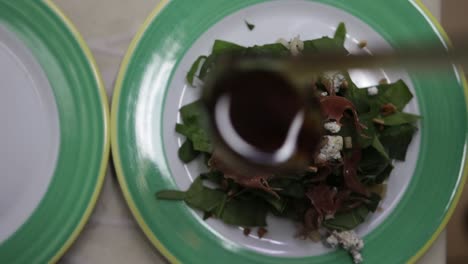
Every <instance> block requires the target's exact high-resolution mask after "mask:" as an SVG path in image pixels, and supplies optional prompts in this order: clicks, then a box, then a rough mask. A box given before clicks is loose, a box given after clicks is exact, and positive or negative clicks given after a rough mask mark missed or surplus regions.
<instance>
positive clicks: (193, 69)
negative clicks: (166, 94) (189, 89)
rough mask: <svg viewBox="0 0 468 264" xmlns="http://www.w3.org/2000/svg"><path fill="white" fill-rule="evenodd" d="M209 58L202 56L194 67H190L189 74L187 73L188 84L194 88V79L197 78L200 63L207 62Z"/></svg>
mask: <svg viewBox="0 0 468 264" xmlns="http://www.w3.org/2000/svg"><path fill="white" fill-rule="evenodd" d="M207 58H208V57H207V56H200V57H198V59H197V60H196V61H195V62H194V63H193V64H192V67H190V70H189V72H188V73H187V77H186V79H187V82H188V83H189V84H190V85H192V86H193V79H194V78H195V74H196V73H197V71H198V68H200V63H201V62H202V61H206V59H207Z"/></svg>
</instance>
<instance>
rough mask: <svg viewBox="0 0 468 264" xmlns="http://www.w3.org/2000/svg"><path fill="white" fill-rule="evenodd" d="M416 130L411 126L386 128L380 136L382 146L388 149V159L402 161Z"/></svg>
mask: <svg viewBox="0 0 468 264" xmlns="http://www.w3.org/2000/svg"><path fill="white" fill-rule="evenodd" d="M416 131H417V128H416V127H415V126H414V125H412V124H405V125H401V126H393V127H387V128H385V130H384V131H383V132H382V133H381V135H380V141H381V142H382V145H384V146H385V148H386V149H388V153H389V157H390V158H392V159H397V160H401V161H404V160H405V157H406V152H407V150H408V146H409V144H410V143H411V140H412V139H413V136H414V134H415V133H416Z"/></svg>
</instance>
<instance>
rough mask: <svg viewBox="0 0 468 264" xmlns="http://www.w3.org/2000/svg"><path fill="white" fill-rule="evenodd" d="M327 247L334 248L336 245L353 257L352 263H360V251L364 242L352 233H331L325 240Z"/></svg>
mask: <svg viewBox="0 0 468 264" xmlns="http://www.w3.org/2000/svg"><path fill="white" fill-rule="evenodd" d="M325 242H326V243H327V245H328V246H330V247H332V248H336V247H337V246H338V245H339V246H341V247H342V248H343V249H344V250H346V251H348V252H349V253H350V254H351V256H352V257H353V260H354V263H356V264H359V263H362V261H363V259H362V255H361V253H360V251H361V250H362V249H363V248H364V241H363V240H362V239H361V238H359V237H358V235H357V234H356V233H355V232H354V231H343V232H337V231H333V232H332V233H331V235H330V236H329V237H328V238H327V239H326V240H325Z"/></svg>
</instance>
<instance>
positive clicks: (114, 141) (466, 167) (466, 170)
mask: <svg viewBox="0 0 468 264" xmlns="http://www.w3.org/2000/svg"><path fill="white" fill-rule="evenodd" d="M169 2H170V1H169V0H162V1H161V2H160V3H159V4H158V5H157V6H156V8H155V9H154V10H153V11H152V12H151V14H150V15H149V16H148V17H147V19H146V20H145V22H144V24H143V25H142V26H141V27H140V29H139V31H138V32H137V34H136V35H135V37H134V39H133V40H132V42H131V44H130V46H129V48H128V50H127V53H126V54H125V56H124V59H123V61H122V63H121V67H120V70H119V74H118V77H117V81H116V83H115V89H114V97H113V101H112V107H111V125H110V127H111V145H112V155H113V157H114V163H115V167H116V173H117V178H118V180H119V183H120V186H121V189H122V192H123V194H124V198H125V200H126V201H127V204H128V206H129V208H130V210H131V212H132V214H133V215H134V217H135V219H136V220H137V222H138V224H139V226H140V228H141V229H142V230H143V232H144V233H145V235H146V236H147V238H148V239H149V240H150V242H151V243H152V244H153V245H154V246H155V247H156V248H157V249H158V250H159V251H160V252H161V253H162V255H163V256H164V257H165V258H166V259H167V260H168V261H170V262H171V263H180V261H179V260H178V259H177V258H176V257H175V256H173V255H172V254H171V252H170V251H169V250H168V249H167V248H166V247H165V246H164V245H163V244H162V243H161V242H160V241H159V240H158V238H157V237H156V236H155V235H154V234H153V233H152V232H151V229H150V227H149V226H148V224H147V223H146V222H145V220H144V218H143V217H142V215H141V212H140V211H139V210H138V208H137V207H136V204H135V201H134V200H133V197H132V195H131V194H130V191H129V189H128V185H127V182H126V179H125V175H124V173H123V169H122V161H121V158H120V152H119V147H118V146H119V144H118V138H117V132H118V131H117V129H118V126H117V113H118V107H119V101H120V95H121V90H122V85H123V81H124V77H125V73H126V71H127V69H128V65H129V63H130V61H131V58H132V57H133V54H134V52H135V50H136V48H137V46H138V45H139V43H140V41H141V39H142V38H143V36H144V33H145V32H146V30H147V29H148V27H149V26H150V25H151V23H152V21H153V20H154V19H155V18H156V17H157V16H158V15H159V13H160V12H161V10H162V9H163V8H164V7H165V6H166V5H167V4H168V3H169ZM412 2H413V3H414V4H416V5H417V6H418V7H419V8H420V9H421V11H422V12H423V15H424V16H425V17H426V18H427V19H428V20H429V21H430V23H429V22H428V23H429V24H430V25H431V26H432V27H434V31H435V32H436V33H438V34H440V36H441V37H442V38H443V41H444V42H445V44H447V45H448V46H449V47H451V41H450V39H449V37H448V35H447V34H446V32H445V31H444V29H443V28H442V26H441V25H440V23H439V22H438V21H437V19H436V18H435V17H434V16H433V15H432V13H431V12H430V11H429V9H428V8H427V7H426V6H425V5H424V4H423V3H422V2H421V0H414V1H412ZM457 72H458V74H459V75H460V79H461V82H462V86H463V90H464V95H465V103H468V83H467V81H466V79H465V75H464V73H463V71H462V69H461V68H460V67H457ZM462 164H463V171H462V175H461V177H460V178H459V181H458V186H457V189H456V191H455V192H454V195H453V196H452V199H451V203H450V207H449V208H448V209H447V211H446V213H445V216H444V217H443V220H442V221H441V223H440V225H439V227H438V228H437V229H436V230H435V231H434V232H433V234H432V236H431V238H430V239H429V240H427V242H426V243H425V244H424V245H423V246H422V247H421V248H420V249H419V250H418V251H417V252H416V253H415V254H414V255H413V256H412V257H411V258H410V259H409V260H408V263H415V262H416V261H417V260H418V259H419V258H420V257H422V256H423V255H424V254H425V253H426V252H427V250H428V249H429V248H430V247H431V245H432V244H433V243H434V242H435V240H436V239H437V238H438V236H439V235H440V233H441V232H442V231H443V230H444V229H445V227H446V225H447V223H448V221H449V220H450V218H451V216H452V215H453V213H454V211H455V208H456V206H457V204H458V202H459V200H460V197H461V194H462V191H463V187H464V185H465V183H466V181H467V178H468V157H467V155H466V145H465V146H464V158H463V159H462Z"/></svg>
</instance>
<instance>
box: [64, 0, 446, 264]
mask: <svg viewBox="0 0 468 264" xmlns="http://www.w3.org/2000/svg"><path fill="white" fill-rule="evenodd" d="M440 1H441V0H423V2H424V3H426V4H427V6H428V7H429V9H430V10H431V11H432V12H433V13H434V15H435V16H436V17H437V18H439V19H440ZM158 2H159V0H131V1H130V0H55V3H56V4H57V5H58V6H59V7H60V8H61V9H62V10H63V11H64V13H65V14H66V15H67V16H68V17H69V18H70V19H71V20H72V21H73V23H74V24H75V25H76V26H77V28H78V30H79V31H80V32H81V34H82V35H83V37H84V38H85V40H86V41H87V43H88V45H89V47H90V48H91V50H92V52H93V53H94V56H95V58H96V61H97V64H98V66H99V68H100V71H101V74H102V76H103V79H104V82H105V84H106V89H107V94H108V96H109V99H112V91H113V84H114V80H115V77H116V75H117V71H118V68H119V64H120V61H121V59H122V57H123V55H124V53H125V51H126V49H127V47H128V45H129V43H130V41H131V39H132V38H133V36H134V34H135V32H136V31H137V30H138V28H139V27H140V25H141V24H142V23H143V21H144V19H145V18H146V16H147V15H148V14H149V13H150V12H151V10H152V9H153V8H154V7H155V6H156V4H157V3H158ZM445 262H446V235H445V232H444V233H442V235H441V236H440V237H439V238H438V239H437V241H436V242H435V244H434V245H433V246H432V247H431V249H430V250H429V251H428V252H427V253H426V255H425V256H424V257H423V258H422V259H421V260H420V261H419V263H420V264H442V263H445ZM61 263H70V264H75V263H76V264H82V263H86V264H92V263H112V264H120V263H135V264H140V263H166V261H165V260H164V259H163V258H162V256H161V255H160V254H159V252H158V251H157V250H156V249H155V248H154V247H153V246H152V245H151V244H150V243H149V241H148V240H147V239H146V237H145V235H144V234H143V233H142V232H141V231H140V229H139V227H138V225H137V223H136V222H135V220H134V219H133V217H132V215H131V213H130V211H129V209H128V208H127V205H126V203H125V200H124V199H123V196H122V194H121V192H120V189H119V186H118V183H117V179H116V177H115V171H114V170H113V169H112V166H110V167H109V169H108V171H107V176H106V180H105V184H104V187H103V190H102V193H101V196H100V199H99V201H98V203H97V205H96V209H95V210H94V213H93V215H92V216H91V218H90V220H89V222H88V224H87V225H86V227H85V229H84V230H83V232H82V234H81V235H80V236H79V238H78V239H77V241H76V242H75V243H74V244H73V246H72V247H71V248H70V250H69V251H68V252H67V253H66V254H65V256H64V257H63V259H62V260H61Z"/></svg>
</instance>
